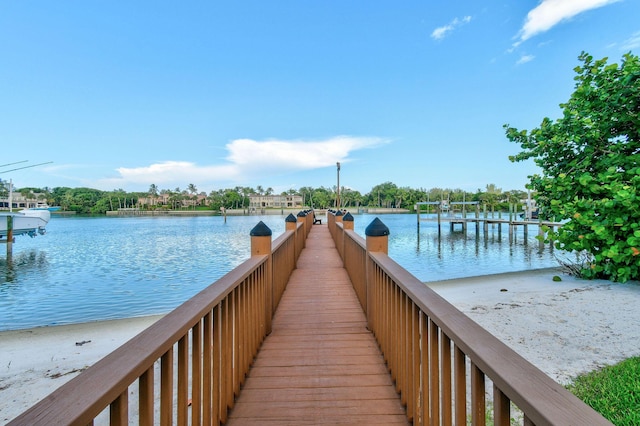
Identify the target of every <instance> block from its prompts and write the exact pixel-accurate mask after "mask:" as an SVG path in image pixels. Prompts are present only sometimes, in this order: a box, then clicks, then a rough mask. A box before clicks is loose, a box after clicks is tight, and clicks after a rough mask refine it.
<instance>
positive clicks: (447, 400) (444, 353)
mask: <svg viewBox="0 0 640 426" xmlns="http://www.w3.org/2000/svg"><path fill="white" fill-rule="evenodd" d="M440 339H441V340H440V362H441V365H442V366H441V370H442V375H441V376H440V380H441V382H442V396H441V398H440V399H441V401H442V408H441V410H440V411H441V413H442V424H443V425H444V426H450V425H451V423H452V405H453V404H452V401H453V400H452V398H451V391H452V389H451V388H452V386H451V380H452V378H451V339H450V338H449V336H447V335H446V334H444V333H443V332H442V330H440Z"/></svg>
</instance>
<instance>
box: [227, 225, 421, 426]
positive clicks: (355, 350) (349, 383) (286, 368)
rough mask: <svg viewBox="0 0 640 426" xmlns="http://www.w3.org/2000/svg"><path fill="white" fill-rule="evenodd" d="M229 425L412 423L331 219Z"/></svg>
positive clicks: (291, 289)
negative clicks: (368, 322)
mask: <svg viewBox="0 0 640 426" xmlns="http://www.w3.org/2000/svg"><path fill="white" fill-rule="evenodd" d="M227 424H228V425H256V424H259V425H269V424H273V425H275V424H277V425H311V424H332V425H340V424H342V425H347V424H351V425H353V424H358V425H363V424H367V425H371V424H385V425H387V424H405V425H406V424H409V422H408V420H407V418H406V413H405V410H404V408H403V407H402V405H401V403H400V398H399V396H398V394H397V393H396V391H395V387H394V385H393V383H392V381H391V376H390V375H389V373H388V370H387V368H386V366H385V364H384V360H383V358H382V354H381V353H380V350H379V349H378V346H377V343H376V341H375V339H374V337H373V335H372V334H371V333H370V332H369V331H368V330H367V329H366V318H365V315H364V312H363V311H362V308H361V306H360V304H359V302H358V299H357V297H356V294H355V292H354V290H353V287H352V285H351V281H350V280H349V276H348V274H347V271H346V270H345V269H344V268H343V266H342V260H341V259H340V256H339V254H338V251H337V249H336V248H335V245H334V243H333V240H332V239H331V235H330V234H329V230H328V228H327V225H326V224H325V225H315V226H313V228H312V230H311V233H310V234H309V237H308V239H307V242H306V248H305V249H304V250H302V253H301V255H300V259H299V261H298V268H297V269H296V270H294V272H293V274H292V276H291V279H290V280H289V283H288V285H287V289H286V290H285V292H284V295H283V297H282V300H281V302H280V305H279V307H278V309H277V311H276V313H275V315H274V318H273V332H272V333H271V334H270V335H269V336H268V337H267V338H266V340H265V341H264V343H263V345H262V347H261V349H260V352H259V353H258V356H257V358H256V359H255V362H254V364H253V367H252V369H251V371H250V372H249V375H248V378H247V380H246V382H245V384H244V386H243V388H242V391H241V392H240V396H239V397H238V399H237V401H236V404H235V407H234V408H233V410H232V411H231V413H230V416H229V420H228V422H227Z"/></svg>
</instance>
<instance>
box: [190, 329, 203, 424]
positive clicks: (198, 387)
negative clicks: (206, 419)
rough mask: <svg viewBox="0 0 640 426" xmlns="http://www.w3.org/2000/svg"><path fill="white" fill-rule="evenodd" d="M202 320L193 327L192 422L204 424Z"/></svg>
mask: <svg viewBox="0 0 640 426" xmlns="http://www.w3.org/2000/svg"><path fill="white" fill-rule="evenodd" d="M201 324H202V320H201V321H198V322H197V323H195V325H194V326H193V328H192V329H191V422H192V424H194V425H200V424H202V417H201V416H202V411H201V410H202V327H201Z"/></svg>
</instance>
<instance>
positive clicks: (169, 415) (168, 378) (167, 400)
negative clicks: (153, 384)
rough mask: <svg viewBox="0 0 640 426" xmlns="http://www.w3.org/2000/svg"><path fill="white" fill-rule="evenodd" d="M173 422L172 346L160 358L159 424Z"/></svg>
mask: <svg viewBox="0 0 640 426" xmlns="http://www.w3.org/2000/svg"><path fill="white" fill-rule="evenodd" d="M172 424H173V348H171V349H169V350H168V351H167V352H166V353H165V354H164V355H162V358H161V359H160V425H161V426H169V425H172Z"/></svg>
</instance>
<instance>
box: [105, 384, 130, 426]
mask: <svg viewBox="0 0 640 426" xmlns="http://www.w3.org/2000/svg"><path fill="white" fill-rule="evenodd" d="M128 424H129V391H128V389H127V390H125V391H124V392H122V393H121V394H120V395H119V396H118V397H117V398H116V400H115V401H113V402H112V403H111V405H110V406H109V425H110V426H126V425H128Z"/></svg>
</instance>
